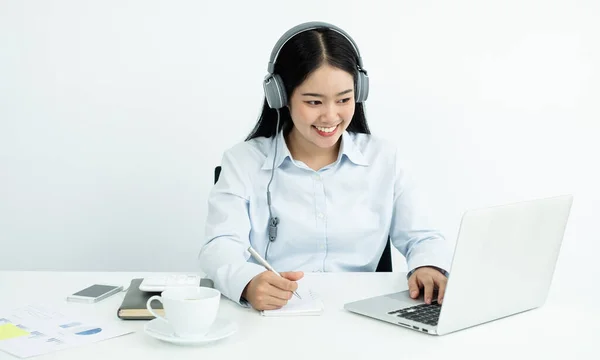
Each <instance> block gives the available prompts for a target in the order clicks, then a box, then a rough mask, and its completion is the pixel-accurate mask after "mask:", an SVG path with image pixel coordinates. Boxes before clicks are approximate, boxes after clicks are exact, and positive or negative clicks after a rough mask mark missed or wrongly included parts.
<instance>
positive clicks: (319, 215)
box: [317, 212, 325, 219]
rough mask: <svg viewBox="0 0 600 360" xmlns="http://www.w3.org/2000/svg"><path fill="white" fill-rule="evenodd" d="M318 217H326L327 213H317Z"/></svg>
mask: <svg viewBox="0 0 600 360" xmlns="http://www.w3.org/2000/svg"><path fill="white" fill-rule="evenodd" d="M317 217H318V218H319V219H324V218H325V214H323V213H322V212H320V213H318V214H317Z"/></svg>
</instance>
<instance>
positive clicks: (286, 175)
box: [199, 23, 450, 310]
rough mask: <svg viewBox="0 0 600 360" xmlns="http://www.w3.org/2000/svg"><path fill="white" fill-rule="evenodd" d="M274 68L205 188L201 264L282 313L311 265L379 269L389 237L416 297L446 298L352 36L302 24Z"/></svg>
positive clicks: (436, 239) (434, 247)
mask: <svg viewBox="0 0 600 360" xmlns="http://www.w3.org/2000/svg"><path fill="white" fill-rule="evenodd" d="M269 71H270V74H269V75H268V76H267V77H266V79H265V84H264V86H265V101H264V106H263V109H262V114H261V115H260V118H259V120H258V122H257V124H256V126H255V128H254V129H253V130H252V132H251V133H250V134H249V136H248V137H247V139H246V141H244V142H242V143H240V144H238V145H236V146H234V147H232V148H231V149H228V150H227V151H226V152H225V154H224V156H223V159H222V164H221V165H222V172H221V175H220V178H219V181H218V182H217V183H216V184H215V186H214V188H213V189H212V191H211V193H210V196H209V201H208V205H209V207H208V216H207V222H206V236H205V240H204V243H203V246H202V249H201V251H200V255H199V260H200V266H201V268H202V271H204V272H205V273H206V274H207V276H208V277H209V278H211V279H213V281H214V283H215V287H216V288H217V289H219V290H220V291H221V292H222V293H223V294H224V295H225V296H227V297H228V298H230V299H231V300H233V301H235V302H237V303H239V304H241V305H248V304H249V305H251V306H252V307H253V308H255V309H257V310H268V309H277V308H280V307H282V306H284V305H285V304H286V303H287V301H288V300H289V299H290V298H291V296H292V295H293V291H295V290H296V288H297V281H298V280H299V279H301V278H302V276H303V274H304V272H306V271H308V272H320V271H374V270H375V269H376V267H377V264H378V261H379V259H380V257H381V254H382V252H383V249H384V248H385V246H386V243H387V241H388V236H389V238H390V239H391V241H392V244H393V245H394V246H395V247H396V248H397V249H398V250H399V251H400V252H401V253H402V254H403V255H404V256H405V257H406V259H407V263H408V267H409V280H408V281H409V290H410V291H411V296H413V297H417V296H418V295H419V294H420V291H421V290H422V291H423V293H422V295H423V296H424V299H425V301H426V302H427V303H430V302H431V301H432V300H438V302H440V303H441V302H442V298H443V295H444V290H445V286H446V276H447V273H446V270H447V269H448V265H449V261H450V256H449V255H450V252H449V251H448V250H449V249H448V247H447V246H446V243H445V241H444V238H443V237H442V236H441V235H440V234H439V233H438V232H436V231H435V230H433V229H432V228H430V227H429V226H428V225H427V223H426V220H425V218H424V215H425V214H424V213H423V212H422V211H420V210H418V209H417V206H419V205H420V203H419V202H418V201H417V200H416V199H415V198H414V194H413V191H412V187H411V185H410V183H409V181H408V179H407V176H406V174H405V171H404V170H403V169H402V160H401V157H402V156H403V155H402V154H399V153H398V152H397V151H396V149H395V147H394V146H393V145H391V144H390V143H388V142H386V141H384V140H383V139H380V138H377V137H375V136H373V135H371V134H370V131H369V127H368V125H367V120H366V117H365V111H364V100H366V97H367V94H368V77H367V76H366V72H365V71H364V69H362V60H361V58H360V54H359V52H358V48H357V47H356V46H355V44H354V42H353V41H352V39H351V38H350V37H349V36H348V35H347V34H346V33H345V32H343V30H341V29H339V28H337V27H335V26H333V25H330V24H325V23H305V24H300V25H298V26H297V27H295V28H292V29H290V30H289V31H288V32H286V33H285V34H284V35H283V36H282V38H281V39H280V41H279V42H278V43H277V44H276V46H275V48H274V50H273V53H272V55H271V62H270V63H269ZM250 246H252V248H253V249H255V250H256V251H257V252H258V253H259V254H261V255H262V256H263V258H265V259H266V260H267V261H268V262H269V263H270V264H271V265H272V266H273V268H274V269H276V270H278V271H280V272H281V275H282V277H278V276H276V275H275V274H274V273H273V272H271V271H267V270H266V269H265V268H264V267H263V266H261V265H259V264H258V263H257V262H256V261H255V260H254V259H253V258H252V257H250V254H249V252H248V248H249V247H250ZM434 288H438V289H439V291H438V298H437V299H432V297H433V291H434Z"/></svg>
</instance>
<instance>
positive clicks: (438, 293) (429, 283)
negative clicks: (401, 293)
mask: <svg viewBox="0 0 600 360" xmlns="http://www.w3.org/2000/svg"><path fill="white" fill-rule="evenodd" d="M447 283H448V278H447V277H446V276H445V275H444V274H442V272H441V271H440V270H439V269H438V268H435V267H431V266H424V267H420V268H417V269H416V270H415V271H414V272H413V273H412V275H411V276H410V278H409V279H408V290H409V291H410V297H411V298H413V299H416V298H417V297H419V295H422V296H423V297H424V300H425V303H426V304H431V301H432V300H433V299H436V298H437V302H438V303H439V304H442V301H443V299H444V293H445V291H446V284H447ZM421 293H422V294H421Z"/></svg>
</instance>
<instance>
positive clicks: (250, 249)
mask: <svg viewBox="0 0 600 360" xmlns="http://www.w3.org/2000/svg"><path fill="white" fill-rule="evenodd" d="M248 251H249V252H250V255H252V257H253V258H254V259H256V261H258V262H259V263H260V264H261V265H262V266H264V267H266V268H267V269H268V270H270V271H272V272H274V273H275V275H277V276H279V277H282V276H281V274H279V273H278V272H277V271H275V269H273V267H272V266H271V265H270V264H269V263H268V262H267V261H266V260H265V259H263V258H262V256H260V255H259V254H258V253H257V252H256V250H254V249H253V248H252V246H250V247H248ZM294 295H296V296H297V297H298V299H300V300H302V298H301V297H300V295H298V293H297V292H295V291H294Z"/></svg>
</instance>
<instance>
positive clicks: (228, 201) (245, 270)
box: [198, 151, 265, 306]
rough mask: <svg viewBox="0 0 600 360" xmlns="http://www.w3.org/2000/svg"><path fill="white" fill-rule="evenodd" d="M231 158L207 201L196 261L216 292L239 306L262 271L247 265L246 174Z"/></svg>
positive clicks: (227, 155) (227, 157)
mask: <svg viewBox="0 0 600 360" xmlns="http://www.w3.org/2000/svg"><path fill="white" fill-rule="evenodd" d="M236 160H237V159H236V158H235V157H234V156H233V155H232V153H231V151H228V152H225V154H224V155H223V160H222V163H221V174H220V175H219V181H218V182H217V183H216V184H215V185H214V186H213V188H212V190H211V192H210V193H209V197H208V215H207V217H206V225H205V236H204V240H203V242H202V244H201V249H200V253H199V255H198V260H199V263H200V268H201V270H202V271H203V272H204V273H205V274H206V275H207V277H208V278H210V279H211V280H213V282H214V285H215V288H216V289H217V290H219V291H220V292H221V293H222V294H223V295H225V296H226V297H228V298H229V299H231V300H232V301H234V302H236V303H238V304H239V305H242V306H248V304H247V302H246V301H244V300H243V299H242V298H241V294H242V292H243V290H244V288H245V287H246V285H247V284H248V283H249V282H250V280H252V278H254V277H255V276H256V275H258V274H260V273H261V272H263V271H265V269H264V268H263V267H262V266H260V265H258V264H255V263H252V262H248V261H247V260H248V258H249V257H250V253H249V252H248V250H247V249H248V247H249V246H250V240H249V234H250V219H249V213H248V202H249V198H250V197H249V193H248V186H247V184H248V180H249V179H248V175H247V171H246V172H245V171H244V169H243V168H242V167H241V166H240V163H239V162H238V161H240V162H241V161H242V160H237V161H236Z"/></svg>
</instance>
